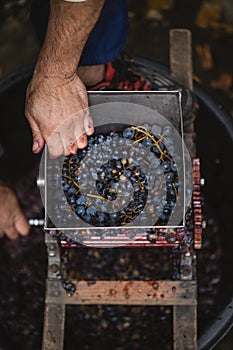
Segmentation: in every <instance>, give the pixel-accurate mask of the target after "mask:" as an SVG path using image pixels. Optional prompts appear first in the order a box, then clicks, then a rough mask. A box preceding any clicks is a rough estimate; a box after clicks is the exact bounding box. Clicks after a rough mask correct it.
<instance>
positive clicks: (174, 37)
mask: <svg viewBox="0 0 233 350" xmlns="http://www.w3.org/2000/svg"><path fill="white" fill-rule="evenodd" d="M169 47H170V74H171V77H172V78H174V79H175V80H176V81H178V82H179V83H180V84H181V85H183V86H184V87H186V88H188V89H190V90H191V91H192V90H193V68H192V36H191V32H190V31H189V30H188V29H171V30H170V41H169Z"/></svg>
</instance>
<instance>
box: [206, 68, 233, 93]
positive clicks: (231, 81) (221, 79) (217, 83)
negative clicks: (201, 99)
mask: <svg viewBox="0 0 233 350" xmlns="http://www.w3.org/2000/svg"><path fill="white" fill-rule="evenodd" d="M232 85H233V77H232V74H230V73H227V72H222V73H220V74H219V76H218V78H217V79H215V80H212V81H211V82H210V86H211V87H212V88H213V89H215V90H222V91H225V92H228V91H229V90H230V89H231V87H232Z"/></svg>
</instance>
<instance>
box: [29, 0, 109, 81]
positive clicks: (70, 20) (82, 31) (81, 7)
mask: <svg viewBox="0 0 233 350" xmlns="http://www.w3.org/2000/svg"><path fill="white" fill-rule="evenodd" d="M104 1H105V0H87V1H85V2H77V3H74V2H72V3H71V2H67V1H61V0H51V1H50V18H49V23H48V29H47V34H46V38H45V42H44V45H43V47H42V49H41V52H40V55H39V58H38V62H37V65H36V68H35V74H36V73H37V72H40V73H41V72H44V75H45V76H48V77H59V78H62V79H63V78H70V77H72V76H73V75H74V74H75V72H76V68H77V64H78V62H79V59H80V56H81V53H82V50H83V48H84V45H85V43H86V41H87V39H88V36H89V34H90V32H91V31H92V29H93V27H94V25H95V23H96V22H97V20H98V18H99V16H100V13H101V10H102V7H103V4H104Z"/></svg>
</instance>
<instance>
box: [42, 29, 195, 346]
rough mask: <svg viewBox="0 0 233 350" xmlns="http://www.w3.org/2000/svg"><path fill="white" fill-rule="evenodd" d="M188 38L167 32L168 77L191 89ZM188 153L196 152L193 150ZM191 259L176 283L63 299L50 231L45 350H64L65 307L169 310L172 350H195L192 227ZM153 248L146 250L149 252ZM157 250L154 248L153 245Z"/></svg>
mask: <svg viewBox="0 0 233 350" xmlns="http://www.w3.org/2000/svg"><path fill="white" fill-rule="evenodd" d="M191 47H192V46H191V34H190V32H189V31H187V30H183V29H174V30H171V31H170V70H171V77H172V78H174V79H175V80H176V81H178V82H179V83H181V84H182V85H183V86H185V87H188V88H189V89H190V90H192V53H191V51H192V50H191ZM189 124H190V126H189V127H187V128H186V135H187V138H192V135H193V126H192V125H191V122H190V121H189ZM192 153H194V151H193V150H192ZM199 165H200V164H199V161H198V160H197V159H194V170H195V172H194V177H195V186H196V187H195V191H196V192H195V193H196V194H195V196H196V197H195V198H194V202H195V203H194V205H196V206H197V205H198V210H199V207H200V201H199V199H200V198H199V196H198V189H199V186H200V172H199V170H200V169H199ZM195 230H196V231H195V235H196V236H195V237H194V243H193V245H194V246H193V251H192V254H190V255H188V254H187V255H186V256H184V257H182V258H181V261H180V269H181V271H180V276H181V278H180V280H151V281H136V280H135V281H132V280H130V281H94V282H93V281H92V282H90V283H88V282H87V281H77V280H74V281H72V283H73V285H74V286H75V292H74V293H72V294H70V295H69V294H67V292H66V291H65V290H64V288H63V287H62V283H61V280H59V276H60V274H61V271H60V268H61V261H60V242H58V241H57V238H55V237H53V236H52V235H51V234H50V233H49V232H48V233H46V234H45V242H46V245H47V251H48V277H47V281H46V298H45V312H44V330H43V344H42V349H43V350H62V349H63V343H64V329H65V317H66V305H80V304H88V305H94V304H111V305H123V304H124V305H139V306H142V305H154V306H155V305H157V306H159V305H166V306H172V308H173V340H174V345H173V348H174V350H196V349H197V281H196V277H195V276H196V273H195V248H200V235H201V229H200V227H196V228H195ZM151 246H153V244H152V245H150V247H151ZM155 249H159V248H156V245H155Z"/></svg>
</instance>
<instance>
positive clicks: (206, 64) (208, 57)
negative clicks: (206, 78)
mask: <svg viewBox="0 0 233 350" xmlns="http://www.w3.org/2000/svg"><path fill="white" fill-rule="evenodd" d="M196 52H197V55H198V58H199V60H200V64H201V67H202V68H203V69H204V70H209V69H212V68H213V67H214V62H213V57H212V53H211V49H210V46H209V45H208V44H204V45H197V46H196Z"/></svg>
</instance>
